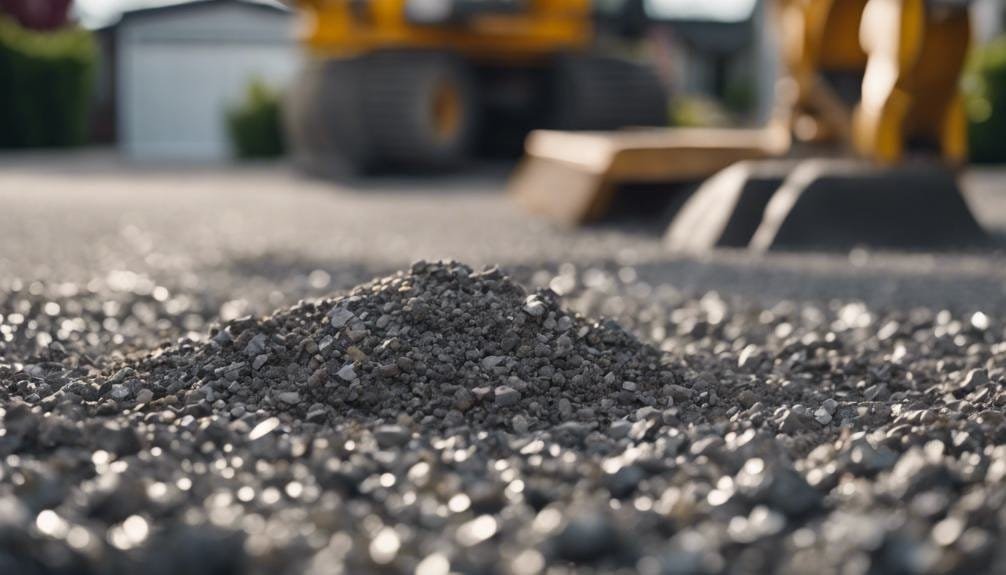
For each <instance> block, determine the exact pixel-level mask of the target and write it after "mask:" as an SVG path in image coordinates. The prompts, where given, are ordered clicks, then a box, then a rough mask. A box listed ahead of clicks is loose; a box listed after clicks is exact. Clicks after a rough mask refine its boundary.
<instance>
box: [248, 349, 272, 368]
mask: <svg viewBox="0 0 1006 575" xmlns="http://www.w3.org/2000/svg"><path fill="white" fill-rule="evenodd" d="M268 362H269V354H266V353H263V354H261V355H258V356H255V360H254V361H252V369H254V370H255V371H258V370H260V369H262V366H263V365H265V364H266V363H268Z"/></svg>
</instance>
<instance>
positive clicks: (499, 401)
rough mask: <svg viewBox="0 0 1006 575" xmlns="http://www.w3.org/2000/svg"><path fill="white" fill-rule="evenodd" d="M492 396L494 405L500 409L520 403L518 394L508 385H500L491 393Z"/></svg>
mask: <svg viewBox="0 0 1006 575" xmlns="http://www.w3.org/2000/svg"><path fill="white" fill-rule="evenodd" d="M493 395H494V397H495V400H496V405H498V406H500V407H509V406H511V405H516V404H517V403H518V402H519V401H520V392H519V391H517V390H516V389H514V388H512V387H510V386H509V385H501V386H499V387H497V388H496V389H495V390H494V391H493Z"/></svg>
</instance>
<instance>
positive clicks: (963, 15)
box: [854, 0, 971, 164]
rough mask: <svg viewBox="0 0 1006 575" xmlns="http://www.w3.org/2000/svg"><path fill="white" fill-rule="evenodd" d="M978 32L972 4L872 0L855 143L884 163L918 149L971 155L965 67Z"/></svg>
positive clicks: (953, 159)
mask: <svg viewBox="0 0 1006 575" xmlns="http://www.w3.org/2000/svg"><path fill="white" fill-rule="evenodd" d="M970 40H971V28H970V20H969V17H968V10H967V4H966V3H962V2H951V1H947V0H943V1H942V2H937V1H935V0H870V3H869V5H868V6H867V9H866V11H865V13H864V14H863V25H862V33H861V41H862V44H863V46H864V48H865V49H866V51H867V53H868V54H869V62H868V64H867V67H866V74H865V77H864V78H863V95H862V98H861V100H860V103H859V107H858V109H857V110H856V115H855V124H854V126H855V136H854V140H855V145H856V149H857V150H858V151H859V153H860V154H862V155H863V156H865V157H867V158H870V159H873V160H875V161H878V162H880V163H884V164H892V163H895V162H898V161H899V160H901V159H902V157H903V156H904V154H905V153H906V152H908V151H912V150H921V151H930V152H936V153H938V154H939V155H941V156H942V158H943V159H944V161H946V162H948V163H951V164H959V163H962V162H964V161H965V160H966V159H967V119H966V117H965V112H964V105H963V102H962V97H961V91H960V75H961V70H962V68H963V66H964V61H965V58H966V57H967V51H968V47H969V44H970Z"/></svg>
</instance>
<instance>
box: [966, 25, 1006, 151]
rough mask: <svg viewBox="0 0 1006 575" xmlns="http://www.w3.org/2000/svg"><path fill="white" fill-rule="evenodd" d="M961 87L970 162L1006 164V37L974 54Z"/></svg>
mask: <svg viewBox="0 0 1006 575" xmlns="http://www.w3.org/2000/svg"><path fill="white" fill-rule="evenodd" d="M964 86H965V93H966V104H967V112H968V120H969V123H970V127H969V141H970V146H971V161H973V162H976V163H1004V162H1006V37H1002V38H999V39H998V40H995V41H993V42H991V43H990V44H988V45H986V46H983V47H981V48H979V49H977V50H976V51H975V53H974V55H973V57H972V59H971V61H970V62H969V65H968V71H967V74H966V75H965V81H964Z"/></svg>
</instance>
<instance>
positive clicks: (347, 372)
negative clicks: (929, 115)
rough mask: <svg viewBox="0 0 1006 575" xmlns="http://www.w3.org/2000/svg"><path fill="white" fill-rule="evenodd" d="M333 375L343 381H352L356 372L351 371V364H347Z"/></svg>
mask: <svg viewBox="0 0 1006 575" xmlns="http://www.w3.org/2000/svg"><path fill="white" fill-rule="evenodd" d="M335 375H337V376H338V377H339V379H341V380H343V381H353V380H355V379H356V370H355V369H353V364H351V363H347V364H346V365H344V366H342V369H340V370H339V371H338V372H336V374H335Z"/></svg>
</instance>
